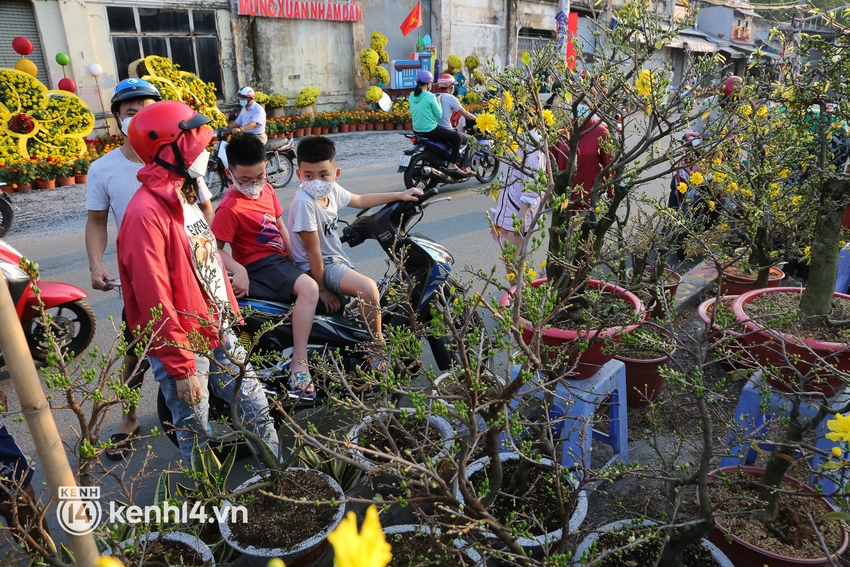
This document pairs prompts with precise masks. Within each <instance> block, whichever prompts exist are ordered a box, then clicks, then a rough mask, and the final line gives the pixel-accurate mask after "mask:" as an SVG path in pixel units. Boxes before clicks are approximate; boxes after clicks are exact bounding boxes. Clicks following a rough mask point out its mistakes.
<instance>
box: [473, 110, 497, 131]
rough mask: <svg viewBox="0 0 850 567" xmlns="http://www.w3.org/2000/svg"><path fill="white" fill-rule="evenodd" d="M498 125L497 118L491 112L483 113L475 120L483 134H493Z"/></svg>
mask: <svg viewBox="0 0 850 567" xmlns="http://www.w3.org/2000/svg"><path fill="white" fill-rule="evenodd" d="M498 124H499V123H498V121H497V120H496V117H495V116H494V115H492V114H490V113H489V112H482V113H481V114H479V115H478V118H476V119H475V125H476V126H477V127H478V129H479V130H481V131H482V132H492V131H493V130H495V129H496V127H497V126H498Z"/></svg>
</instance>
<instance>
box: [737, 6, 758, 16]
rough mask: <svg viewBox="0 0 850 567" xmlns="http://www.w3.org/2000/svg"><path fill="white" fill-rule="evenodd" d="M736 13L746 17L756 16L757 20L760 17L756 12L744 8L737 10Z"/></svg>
mask: <svg viewBox="0 0 850 567" xmlns="http://www.w3.org/2000/svg"><path fill="white" fill-rule="evenodd" d="M735 11H736V12H738V13H739V14H744V15H745V16H755V17H756V18H758V17H759V15H758V14H756V13H755V12H753V11H752V10H744V9H743V8H735Z"/></svg>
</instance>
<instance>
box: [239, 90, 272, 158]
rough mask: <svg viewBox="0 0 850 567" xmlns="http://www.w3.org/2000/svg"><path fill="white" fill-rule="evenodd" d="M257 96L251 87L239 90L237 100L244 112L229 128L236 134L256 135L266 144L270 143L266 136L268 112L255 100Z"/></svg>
mask: <svg viewBox="0 0 850 567" xmlns="http://www.w3.org/2000/svg"><path fill="white" fill-rule="evenodd" d="M255 96H256V95H255V94H254V89H252V88H251V87H242V88H241V89H240V90H239V94H238V95H237V97H236V98H237V99H239V105H240V106H242V110H241V112H239V116H237V117H236V120H234V121H233V122H231V123H230V124H229V126H230V129H231V131H232V132H233V133H234V134H236V133H238V132H245V133H246V134H254V135H255V136H257V137H258V138H260V140H262V142H263V143H264V144H265V143H266V142H268V141H269V138H268V136H266V111H265V109H264V108H263V107H262V106H260V103H258V102H257V101H256V100H254V98H255Z"/></svg>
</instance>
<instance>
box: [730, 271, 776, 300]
mask: <svg viewBox="0 0 850 567" xmlns="http://www.w3.org/2000/svg"><path fill="white" fill-rule="evenodd" d="M783 279H785V272H783V271H782V270H780V269H779V268H771V269H770V276H768V278H767V287H779V284H780V283H781V282H782V280H783ZM755 283H756V278H748V277H746V276H736V275H734V274H730V273H728V272H723V281H722V282H721V284H720V295H742V294H744V293H747V292H748V291H752V290H753V289H754V288H753V286H754V285H755Z"/></svg>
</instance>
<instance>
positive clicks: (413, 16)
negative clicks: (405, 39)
mask: <svg viewBox="0 0 850 567" xmlns="http://www.w3.org/2000/svg"><path fill="white" fill-rule="evenodd" d="M421 26H422V3H421V2H417V3H416V6H414V7H413V10H412V11H411V12H410V14H408V15H407V17H406V18H405V19H404V21H403V22H402V23H401V26H400V27H401V34H402V35H407V34H409V33H410V32H412V31H413V30H415V29H416V28H418V27H421Z"/></svg>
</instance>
